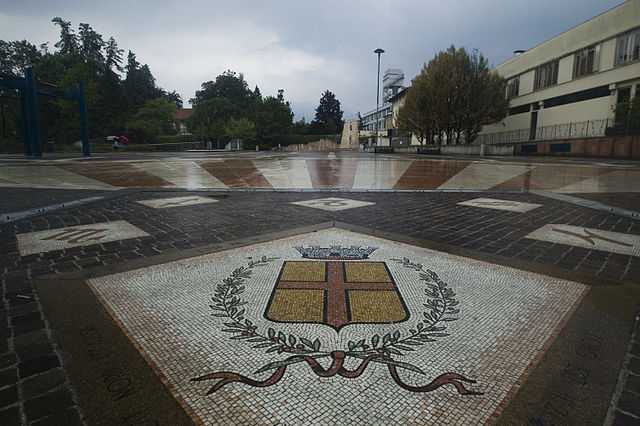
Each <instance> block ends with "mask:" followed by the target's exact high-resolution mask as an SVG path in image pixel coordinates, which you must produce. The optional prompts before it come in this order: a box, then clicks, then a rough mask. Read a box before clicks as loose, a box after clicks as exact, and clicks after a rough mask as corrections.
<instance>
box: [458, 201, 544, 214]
mask: <svg viewBox="0 0 640 426" xmlns="http://www.w3.org/2000/svg"><path fill="white" fill-rule="evenodd" d="M458 205H459V206H469V207H480V208H482V209H494V210H506V211H510V212H518V213H525V212H528V211H531V210H533V209H537V208H538V207H541V206H542V204H533V203H522V202H519V201H512V200H499V199H497V198H474V199H473V200H467V201H463V202H461V203H458Z"/></svg>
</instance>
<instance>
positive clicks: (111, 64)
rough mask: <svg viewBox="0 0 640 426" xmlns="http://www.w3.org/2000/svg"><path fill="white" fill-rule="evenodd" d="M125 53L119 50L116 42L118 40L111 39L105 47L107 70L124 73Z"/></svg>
mask: <svg viewBox="0 0 640 426" xmlns="http://www.w3.org/2000/svg"><path fill="white" fill-rule="evenodd" d="M129 52H131V51H129ZM123 53H124V50H122V49H119V48H118V43H117V42H116V40H115V39H114V38H113V37H110V38H109V40H108V41H107V43H106V45H105V59H104V66H105V68H106V69H107V70H111V71H117V72H122V54H123Z"/></svg>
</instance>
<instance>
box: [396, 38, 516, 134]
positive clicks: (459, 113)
mask: <svg viewBox="0 0 640 426" xmlns="http://www.w3.org/2000/svg"><path fill="white" fill-rule="evenodd" d="M504 93H505V81H504V79H503V78H502V77H500V76H499V75H498V74H497V73H495V72H493V71H491V70H490V69H489V67H488V61H487V59H486V58H485V57H484V56H483V55H482V54H480V53H479V52H477V51H473V52H472V53H471V54H469V53H468V52H467V51H466V50H465V49H464V48H460V49H456V48H455V47H454V46H451V47H450V48H449V49H447V50H446V51H443V52H439V53H438V54H436V56H435V57H434V59H432V60H431V61H430V62H429V63H428V64H426V65H425V66H424V67H423V68H422V71H421V73H420V74H419V75H418V76H416V78H415V79H414V80H413V84H412V87H411V88H410V89H409V90H408V93H407V96H406V99H405V104H404V106H403V107H402V108H401V109H400V113H399V116H398V124H399V126H400V128H401V129H402V130H409V131H412V132H413V133H414V134H415V135H416V137H417V138H418V139H419V140H420V141H421V142H423V141H426V142H429V143H435V142H438V143H443V142H444V141H445V140H446V143H448V144H451V143H456V144H457V143H463V142H464V143H471V142H472V141H473V140H474V139H475V138H476V137H477V135H478V132H479V131H480V129H481V128H482V126H483V125H485V124H489V123H493V122H496V121H499V120H501V119H502V118H504V116H505V115H506V112H507V108H508V101H507V100H506V98H505V96H504Z"/></svg>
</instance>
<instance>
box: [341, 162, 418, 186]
mask: <svg viewBox="0 0 640 426" xmlns="http://www.w3.org/2000/svg"><path fill="white" fill-rule="evenodd" d="M411 163H412V162H411V161H410V160H397V159H392V160H391V159H390V160H386V161H365V160H360V161H358V168H357V170H356V175H355V177H354V179H353V188H354V189H389V188H393V187H394V185H395V184H396V183H397V182H398V180H399V179H400V178H401V177H402V175H403V174H404V172H406V171H407V169H408V168H409V166H410V165H411Z"/></svg>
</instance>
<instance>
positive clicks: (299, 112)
mask: <svg viewBox="0 0 640 426" xmlns="http://www.w3.org/2000/svg"><path fill="white" fill-rule="evenodd" d="M620 3H621V0H538V1H535V2H532V1H531V0H449V1H442V0H368V1H364V0H324V1H312V0H271V1H260V0H253V1H249V0H233V1H228V0H226V1H219V0H206V1H185V0H183V1H176V0H172V1H166V0H154V1H142V0H137V1H136V0H127V1H121V0H109V1H104V0H100V1H98V0H66V1H61V0H19V1H16V0H0V39H3V40H15V39H27V40H29V41H31V42H33V43H36V44H39V43H42V42H46V41H49V42H50V45H51V46H53V44H54V43H55V41H56V39H57V37H58V31H57V28H56V27H54V26H53V24H51V22H50V21H51V18H52V17H54V16H60V17H62V18H64V19H66V20H70V21H72V22H73V24H74V26H76V27H77V24H79V23H81V22H86V23H89V24H90V25H91V26H93V28H94V29H95V30H96V31H98V32H99V33H101V34H102V35H103V36H105V38H108V37H110V36H114V37H115V38H116V40H117V41H118V43H119V44H120V47H121V48H123V49H131V50H133V51H134V52H135V53H136V54H137V57H138V60H139V61H140V62H142V63H147V64H149V66H150V67H151V71H152V72H153V74H154V75H155V76H156V78H157V82H158V84H159V85H160V86H162V87H164V88H165V89H169V90H174V89H175V90H177V91H178V92H179V93H181V94H182V97H183V98H184V99H185V100H186V99H189V98H190V97H192V96H193V95H194V92H195V90H196V89H197V88H199V86H200V84H201V83H202V82H203V81H206V80H212V79H214V78H215V76H216V75H218V74H219V73H221V72H222V71H224V70H225V69H232V70H235V71H238V72H242V73H244V75H245V78H246V79H247V80H248V82H249V84H251V85H252V86H253V85H255V84H257V85H258V86H259V87H260V89H261V91H262V94H263V95H266V94H274V95H275V93H276V91H277V89H279V88H284V89H285V96H286V97H287V99H289V101H290V102H291V104H292V106H293V109H294V111H295V113H296V116H297V118H299V117H301V116H306V118H307V119H311V118H313V110H314V108H315V106H316V105H317V102H318V99H319V97H320V94H321V92H322V91H324V90H325V89H330V90H331V91H333V92H334V93H335V94H336V95H337V97H338V99H340V101H341V102H342V105H343V109H344V110H345V117H348V116H352V115H355V114H356V113H357V112H358V111H362V112H364V111H367V110H369V109H372V108H375V101H376V99H375V95H376V93H375V87H376V86H375V85H376V57H375V54H374V53H373V50H374V49H375V48H377V47H382V48H383V49H385V50H386V51H387V53H385V54H384V55H383V57H382V69H383V70H384V69H385V68H386V67H394V68H401V69H403V70H404V72H405V76H406V81H409V80H410V79H411V78H413V77H414V76H415V74H416V73H417V72H418V71H419V70H420V68H421V67H422V65H423V64H424V62H426V61H428V60H429V59H430V58H431V57H433V55H434V53H435V52H437V51H438V50H442V49H444V48H446V47H447V46H449V45H451V44H455V45H456V46H465V47H467V48H477V49H479V50H480V51H481V52H483V53H484V54H485V55H486V56H487V57H488V58H489V60H490V61H491V63H492V64H494V65H495V64H499V63H500V62H502V61H504V60H505V59H507V58H509V56H511V54H512V53H511V52H512V51H513V50H515V49H527V48H530V47H532V46H534V45H535V44H537V43H539V42H542V41H544V40H546V39H548V38H550V37H552V36H554V35H556V34H558V33H560V32H562V31H564V30H566V29H568V28H570V27H572V26H574V25H577V24H579V23H581V22H583V21H585V20H587V19H589V18H591V17H592V16H595V15H597V14H599V13H602V12H604V11H606V10H607V9H609V8H611V7H613V6H616V5H617V4H620Z"/></svg>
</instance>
